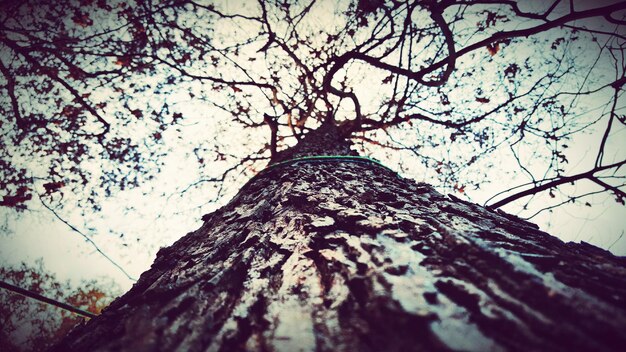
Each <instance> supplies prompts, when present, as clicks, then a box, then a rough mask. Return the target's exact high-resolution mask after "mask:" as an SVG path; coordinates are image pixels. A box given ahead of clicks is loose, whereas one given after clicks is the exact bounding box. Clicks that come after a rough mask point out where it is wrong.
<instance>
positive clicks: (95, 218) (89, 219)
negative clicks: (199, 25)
mask: <svg viewBox="0 0 626 352" xmlns="http://www.w3.org/2000/svg"><path fill="white" fill-rule="evenodd" d="M581 4H588V3H586V2H581ZM237 5H238V4H236V3H234V2H231V3H230V5H229V6H230V7H231V8H232V7H237ZM329 6H330V5H329ZM529 6H530V5H529ZM315 11H318V12H317V13H315V12H314V13H313V15H312V17H313V18H315V19H316V21H318V23H316V24H315V26H317V27H323V26H324V25H325V22H324V21H325V19H324V18H325V16H326V11H327V9H326V8H324V7H323V6H320V7H318V8H316V9H315ZM326 21H327V19H326ZM218 30H222V31H224V32H225V33H228V32H229V30H230V29H229V28H226V27H220V28H218ZM239 30H242V31H243V32H245V31H246V30H249V29H248V28H239ZM506 50H507V49H506V48H504V49H502V51H503V53H502V55H504V54H506V55H514V56H515V57H517V58H518V59H519V60H520V61H521V59H522V58H525V57H528V56H532V55H533V52H532V50H533V49H524V48H521V49H518V50H519V51H518V52H515V53H511V52H510V51H509V52H506ZM480 54H482V55H483V57H482V58H481V60H484V61H485V62H486V61H487V60H489V59H490V58H489V56H488V53H487V52H486V50H485V51H481V52H480ZM493 59H494V60H497V59H498V57H495V58H493ZM506 59H507V60H510V56H508V57H507V58H506ZM584 59H589V58H583V57H581V58H577V60H584ZM350 70H352V71H350V75H351V76H354V77H364V78H367V79H366V80H365V81H363V80H361V81H359V80H355V83H354V84H355V92H357V93H358V94H359V96H360V97H361V98H362V101H368V100H369V97H374V96H377V95H379V94H382V93H381V90H384V89H385V87H384V86H382V85H380V84H377V85H374V86H373V85H372V84H371V83H368V82H369V81H372V80H374V81H377V79H378V76H380V77H384V75H383V74H382V73H380V72H374V71H371V69H367V68H363V67H359V65H354V66H352V67H351V68H350ZM363 70H365V71H363ZM363 72H365V74H363ZM368 80H369V81H368ZM205 88H206V87H204V85H203V83H200V82H187V83H184V84H181V85H180V86H178V87H176V89H172V90H170V91H168V93H167V94H168V96H167V101H168V102H169V103H170V105H171V108H172V110H173V111H177V112H180V113H182V115H183V116H184V120H183V121H182V122H181V123H180V124H179V125H178V126H177V127H176V129H177V131H171V133H170V132H166V133H170V135H166V136H164V139H166V140H167V143H170V144H169V145H170V146H172V152H171V153H168V154H167V155H164V156H162V157H161V161H162V164H163V166H162V167H161V170H160V172H159V173H158V174H157V175H156V178H155V179H154V180H152V181H151V182H150V183H146V184H142V185H140V187H138V188H136V189H130V190H125V191H121V192H118V193H116V194H114V195H113V196H111V197H109V198H107V199H104V200H103V204H102V211H100V212H95V213H93V212H86V213H85V212H83V211H82V210H80V209H78V208H72V207H68V208H64V209H62V210H59V211H58V213H57V214H58V216H59V217H61V218H62V219H64V220H65V221H66V222H67V223H69V224H71V225H72V226H75V228H76V229H77V230H79V231H80V232H82V233H83V234H84V235H86V236H88V237H89V238H90V239H91V240H92V241H93V242H94V243H95V244H96V245H97V246H98V247H99V248H100V249H101V251H102V252H104V253H106V254H107V255H108V256H109V257H110V258H111V259H112V260H113V261H115V262H116V263H117V264H119V265H120V266H121V267H123V268H124V270H125V271H126V272H127V273H128V274H129V276H130V277H132V278H137V277H139V275H140V274H141V273H142V272H143V271H145V270H147V269H148V268H149V267H150V265H151V263H152V261H153V260H154V257H155V255H156V252H157V251H158V249H159V248H161V247H165V246H168V245H170V244H172V243H173V242H174V241H175V240H176V239H178V238H180V237H182V236H183V235H185V234H186V233H188V232H190V231H193V230H195V229H197V228H198V227H199V226H200V224H201V222H200V218H201V216H202V215H203V214H206V213H209V212H211V211H214V210H216V209H217V208H219V206H221V205H223V204H225V203H226V202H227V201H228V200H229V199H230V198H232V196H234V194H236V192H237V190H238V189H239V187H240V186H241V185H243V183H245V181H246V180H247V179H248V178H249V177H250V173H248V174H242V173H241V172H237V173H234V174H232V175H231V176H230V177H229V178H228V179H227V182H226V186H225V189H223V190H221V191H218V189H217V188H215V185H214V184H212V183H210V182H200V183H198V184H197V185H195V184H196V183H197V182H198V180H202V179H203V177H208V176H209V175H206V174H203V173H202V170H198V169H196V168H192V167H190V165H191V164H192V163H193V162H194V160H195V156H194V153H193V152H192V150H191V146H193V145H206V146H208V147H210V146H211V145H213V144H215V145H219V146H221V148H222V150H227V151H228V152H231V153H233V154H234V155H235V156H241V155H245V154H246V152H248V151H249V150H251V149H254V147H255V146H257V147H258V146H259V145H261V144H262V143H264V141H265V140H266V139H267V131H266V130H264V129H259V130H246V131H244V132H238V133H233V132H232V131H233V130H229V129H227V127H225V126H228V120H229V119H230V116H229V115H227V114H226V115H225V114H223V112H221V110H220V109H219V108H218V107H216V106H215V105H214V104H210V103H209V102H207V101H203V100H200V99H194V98H193V97H191V95H190V94H189V93H190V92H193V93H195V94H194V95H195V96H200V95H202V92H203V91H204V89H205ZM562 88H563V89H568V87H562ZM99 94H102V95H106V94H107V92H106V91H101V92H100V93H99ZM457 94H459V95H471V94H473V92H472V91H471V89H470V88H468V90H467V91H460V92H458V93H457ZM159 99H161V97H160V96H157V95H150V94H146V95H144V96H142V97H139V98H138V99H137V100H136V101H135V103H136V104H137V105H141V104H144V105H143V106H151V105H153V106H158V104H159V103H160V100H159ZM372 99H373V98H372ZM594 99H598V97H597V96H595V97H594ZM603 99H604V100H603ZM607 100H608V96H604V97H602V96H600V99H599V100H594V101H584V100H583V101H582V102H581V104H583V105H587V106H588V107H587V108H586V109H584V110H585V111H587V112H586V114H587V115H585V116H579V117H577V118H579V119H581V120H584V119H593V118H595V116H602V114H603V113H606V104H605V101H607ZM352 108H353V107H352V106H350V105H349V104H343V105H341V106H340V110H341V111H342V113H344V114H345V115H346V116H348V115H349V114H350V113H351V109H352ZM624 108H625V107H624V106H619V107H618V111H620V112H622V113H623V112H624ZM596 126H597V127H596V128H595V129H594V130H590V131H589V133H587V134H586V135H581V136H578V137H576V138H575V139H574V140H572V141H570V142H569V144H570V145H571V147H570V149H569V151H568V157H569V159H570V160H569V166H570V168H569V169H568V172H570V173H575V172H579V171H584V170H585V167H588V166H589V164H590V163H593V161H594V160H595V151H596V150H597V148H598V140H599V138H600V136H601V135H602V133H603V127H604V126H605V124H604V123H599V124H598V125H596ZM132 132H133V130H131V131H130V133H132ZM411 133H415V131H412V130H401V131H398V132H397V134H396V137H397V138H398V139H400V140H410V139H411V138H412V135H411ZM181 135H182V136H185V137H184V140H181V139H180V138H179V136H181ZM624 140H626V129H625V128H624V127H623V126H619V128H616V129H614V130H613V132H612V135H611V138H610V141H611V142H610V145H609V146H608V150H609V151H610V153H608V155H607V162H608V161H610V160H615V161H617V160H623V159H624V158H625V157H626V154H625V150H624V148H623V142H622V141H624ZM242 141H253V146H252V147H249V148H248V149H242V148H241V147H240V146H241V144H242ZM287 143H293V140H290V141H287ZM365 152H366V154H368V155H371V156H373V157H375V158H377V159H379V160H380V161H381V162H382V163H383V164H385V165H387V166H389V167H391V168H392V169H394V170H395V171H397V172H399V173H400V174H401V175H402V176H404V177H408V178H411V179H414V180H416V181H425V182H429V181H431V180H432V179H433V178H436V175H435V170H434V169H433V168H427V167H425V166H424V165H423V164H421V163H417V162H415V161H413V159H412V158H411V155H410V153H408V154H407V152H395V151H388V150H382V149H380V148H378V149H377V148H370V147H368V148H367V149H366V150H365ZM444 152H446V153H457V154H463V153H467V152H466V151H464V150H463V149H462V147H459V149H458V150H447V151H444ZM520 152H521V154H522V155H523V156H524V157H526V158H528V159H532V157H533V155H534V154H533V153H532V150H529V149H524V150H520ZM442 153H443V152H442ZM442 157H443V156H442ZM609 159H610V160H609ZM264 163H265V162H264V161H260V162H257V163H255V164H254V165H252V166H251V167H253V168H255V169H256V171H259V170H260V169H262V168H263V167H264ZM228 166H229V164H228V162H223V161H220V160H216V161H212V162H211V165H210V169H211V171H212V172H216V173H219V171H220V170H224V169H226V168H227V167H228ZM92 167H93V170H92V171H93V172H94V174H95V176H94V177H97V173H98V172H99V171H98V165H97V164H94V165H92ZM474 167H475V168H476V169H477V170H479V171H481V170H483V171H484V170H488V174H489V179H488V180H483V181H490V182H484V183H482V184H481V188H480V189H472V188H471V187H467V188H466V189H465V190H464V192H463V193H459V192H453V191H451V190H450V188H441V191H442V192H443V193H450V192H453V193H454V195H455V196H458V197H461V198H466V199H469V200H472V201H474V202H477V203H479V204H483V203H484V202H485V201H487V199H488V198H489V197H491V196H492V195H494V194H496V193H498V192H500V191H502V190H506V189H508V188H510V187H512V186H514V185H519V184H522V183H525V182H527V181H528V179H527V178H525V177H524V175H520V174H514V170H517V169H518V165H517V163H516V162H515V160H514V158H513V156H512V154H511V150H508V149H505V150H499V151H497V152H495V153H493V154H492V155H490V156H489V158H486V159H483V160H481V161H480V163H478V164H477V165H475V166H474ZM537 167H538V169H537V170H536V171H537V172H540V168H541V165H539V166H537ZM191 185H194V186H192V187H190V186H191ZM448 186H449V185H448ZM188 187H190V188H188ZM566 187H567V186H564V187H563V188H562V189H561V191H566ZM572 187H576V188H578V189H590V190H593V189H594V188H593V187H595V186H593V185H591V184H587V183H585V182H581V183H577V184H576V185H574V186H572ZM187 189H188V190H187ZM185 190H187V191H185ZM66 201H67V202H71V201H73V198H71V197H69V198H68V199H67V200H66ZM533 202H534V204H539V205H541V204H551V202H553V200H552V199H551V197H550V196H549V195H548V194H547V193H544V194H541V195H538V196H537V197H535V199H534V200H533ZM32 203H33V204H32V209H31V210H30V211H28V212H24V213H20V214H17V213H15V212H13V211H12V210H9V209H3V208H0V219H4V220H5V222H4V224H3V226H1V227H0V228H2V229H3V231H4V232H5V233H4V234H0V258H1V262H2V265H16V264H18V263H20V262H26V263H34V262H35V261H36V260H37V259H39V258H43V262H44V265H45V267H46V269H47V270H49V271H51V272H53V273H55V274H56V275H57V276H58V278H59V279H61V280H65V279H69V280H72V281H73V282H75V283H76V284H77V285H78V284H80V281H81V280H84V279H94V278H98V277H107V278H112V279H113V280H114V281H115V282H117V283H118V284H119V285H120V287H121V288H122V289H124V290H126V289H128V288H130V286H131V285H132V283H133V282H134V281H133V279H132V278H129V277H127V275H125V274H124V273H123V272H121V271H120V270H119V269H118V268H117V267H116V266H115V265H113V264H112V263H111V262H110V261H109V260H107V259H105V258H104V257H103V256H102V255H101V254H100V253H99V252H97V251H96V250H95V249H94V247H93V245H92V244H91V243H89V242H87V241H85V239H84V238H83V236H82V235H81V234H80V233H78V232H77V231H74V230H73V229H71V228H70V227H69V226H68V225H67V224H66V223H64V222H62V221H61V220H59V218H57V217H56V216H55V215H54V214H53V213H51V212H50V211H49V210H47V209H46V208H44V207H43V206H42V205H41V204H40V203H38V201H36V200H35V201H34V202H32ZM589 203H590V204H591V205H592V206H591V207H588V206H586V205H584V204H578V205H577V204H567V205H565V206H563V207H559V208H558V209H555V210H554V211H553V212H547V211H546V212H542V213H540V214H538V215H537V216H535V217H533V218H532V219H531V221H533V222H535V223H537V224H538V225H539V226H540V227H541V229H542V230H544V231H547V232H549V233H551V234H553V235H555V236H557V237H559V238H561V239H562V240H564V241H574V242H578V241H585V242H589V243H592V244H594V245H596V246H599V247H601V248H605V249H609V250H610V251H612V252H613V253H615V254H617V255H626V236H624V229H625V228H626V223H625V221H624V218H625V216H626V208H625V207H623V206H616V204H615V200H614V197H612V196H611V195H610V194H607V193H603V194H599V195H595V196H593V197H592V198H590V199H589ZM520 204H521V202H518V203H517V204H511V205H508V206H505V207H504V208H503V209H504V210H505V211H508V212H511V213H513V214H516V215H518V216H521V217H528V216H531V215H532V214H533V209H536V207H535V208H531V209H530V210H529V211H524V210H523V209H521V208H522V207H521V205H520ZM78 205H80V204H78Z"/></svg>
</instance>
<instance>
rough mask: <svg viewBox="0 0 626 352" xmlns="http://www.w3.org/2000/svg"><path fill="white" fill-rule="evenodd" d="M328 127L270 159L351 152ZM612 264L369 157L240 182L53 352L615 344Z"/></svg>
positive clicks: (618, 343) (620, 298) (625, 271)
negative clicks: (241, 184)
mask: <svg viewBox="0 0 626 352" xmlns="http://www.w3.org/2000/svg"><path fill="white" fill-rule="evenodd" d="M337 135H338V134H337V131H336V129H335V128H333V127H324V128H323V129H320V130H318V131H315V132H313V133H310V134H309V135H307V136H306V137H305V138H304V139H303V140H302V141H301V142H300V144H299V145H298V146H297V147H294V148H292V149H290V150H288V151H285V152H283V153H279V155H278V157H277V158H276V160H273V162H277V161H281V160H287V159H292V158H295V157H301V156H304V155H320V154H354V152H352V151H351V150H350V148H349V144H347V142H344V141H341V140H339V139H337V138H336V136H337ZM624 328H626V260H625V258H620V257H615V256H613V255H612V254H610V253H609V252H607V251H604V250H601V249H599V248H596V247H594V246H591V245H589V244H585V243H581V244H574V243H564V242H562V241H560V240H559V239H557V238H555V237H552V236H550V235H548V234H547V233H544V232H542V231H540V230H539V229H538V228H537V226H535V225H533V224H531V223H528V222H525V221H522V220H520V219H518V218H515V217H514V216H511V215H507V214H504V213H500V212H493V211H490V210H487V209H485V208H483V207H481V206H478V205H475V204H471V203H468V202H465V201H462V200H459V199H457V198H455V197H452V196H444V195H441V194H440V193H438V192H436V191H435V190H434V189H433V188H432V187H430V186H429V185H426V184H421V183H416V182H414V181H411V180H408V179H404V178H402V177H399V176H398V175H396V174H395V173H393V172H391V171H389V170H387V169H385V168H384V167H381V166H379V165H377V164H375V163H370V162H365V161H364V162H354V161H338V160H331V161H324V162H299V163H294V164H289V165H285V166H280V167H277V168H274V169H272V170H270V171H268V172H265V173H262V174H261V175H259V176H257V177H255V178H253V179H252V180H251V181H250V182H248V183H247V184H246V185H245V186H244V187H243V188H242V189H241V191H240V192H239V194H238V195H237V196H236V197H235V198H234V199H233V200H232V201H231V202H230V203H229V204H227V205H226V206H224V207H223V208H221V209H219V210H217V211H215V212H214V213H212V214H208V215H206V216H205V217H204V224H203V225H202V227H200V228H199V229H198V230H196V231H194V232H191V233H189V234H187V235H186V236H184V237H183V238H181V239H180V240H179V241H177V242H176V243H175V244H173V245H172V246H171V247H169V248H164V249H161V250H160V251H159V253H158V255H157V258H156V260H155V262H154V264H153V265H152V267H151V269H150V270H148V271H147V272H145V273H144V274H143V275H142V276H141V278H140V279H139V281H138V282H137V283H136V284H135V285H134V287H133V288H132V289H131V290H130V291H129V292H128V293H127V294H125V295H124V296H122V297H121V298H119V299H118V300H116V301H115V302H114V303H113V304H111V306H110V307H108V308H107V309H106V310H105V311H104V312H103V313H102V315H100V316H98V317H97V318H94V319H91V320H90V321H88V322H87V323H85V324H83V325H81V326H79V327H77V328H76V329H75V330H73V331H72V332H71V333H70V334H69V335H68V336H67V337H66V339H65V340H64V341H63V342H62V343H61V344H59V345H57V346H55V347H54V348H53V351H92V350H94V351H95V350H98V351H119V350H124V351H152V350H154V351H158V350H161V351H174V350H178V351H238V350H250V351H439V350H441V351H448V350H463V351H574V350H576V351H612V350H615V351H618V350H620V351H622V350H623V349H622V348H624V346H626V334H624Z"/></svg>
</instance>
